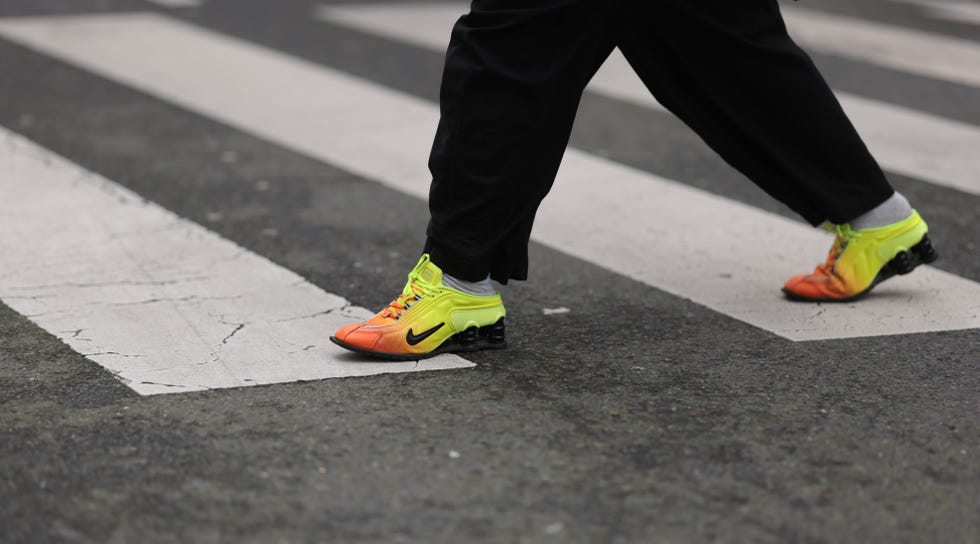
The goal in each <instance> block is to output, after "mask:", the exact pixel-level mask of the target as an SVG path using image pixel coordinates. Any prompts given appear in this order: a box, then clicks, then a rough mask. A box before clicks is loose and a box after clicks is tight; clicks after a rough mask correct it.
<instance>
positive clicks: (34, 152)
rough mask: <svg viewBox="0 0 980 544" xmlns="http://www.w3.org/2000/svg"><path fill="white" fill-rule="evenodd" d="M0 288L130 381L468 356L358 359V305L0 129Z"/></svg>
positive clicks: (201, 384) (184, 383) (277, 377)
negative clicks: (352, 344)
mask: <svg viewBox="0 0 980 544" xmlns="http://www.w3.org/2000/svg"><path fill="white" fill-rule="evenodd" d="M0 194H3V198H2V199H0V255H3V258H2V259H0V299H2V300H3V301H4V303H6V304H7V305H9V306H10V307H11V308H13V309H14V310H15V311H17V312H19V313H21V314H23V315H25V316H27V317H28V318H30V319H31V320H32V321H34V322H35V323H37V324H38V325H40V326H41V327H42V328H44V329H45V330H47V331H48V332H50V333H52V334H54V335H56V336H57V337H58V338H59V339H61V340H62V341H64V342H65V343H67V344H68V345H69V346H71V347H72V349H74V350H75V351H77V352H79V353H81V354H83V355H85V356H86V357H88V358H89V359H91V360H93V361H95V362H96V363H98V364H100V365H102V366H104V367H105V368H107V369H109V370H110V371H111V372H112V373H113V374H115V375H116V376H117V377H118V378H119V379H121V380H122V381H123V382H125V383H126V384H127V385H129V386H130V387H132V388H133V389H134V390H136V391H137V392H138V393H140V394H143V395H151V394H156V393H176V392H186V391H196V390H202V389H213V388H221V387H239V386H248V385H260V384H269V383H279V382H290V381H296V380H314V379H321V378H336V377H344V376H366V375H371V374H381V373H387V372H411V371H418V370H437V369H449V368H463V367H469V366H473V364H472V363H470V362H468V361H466V360H464V359H461V358H459V357H456V356H440V357H436V358H433V359H429V360H427V361H423V362H422V363H414V362H411V363H364V362H358V360H357V359H356V358H354V359H352V358H351V357H350V356H349V355H350V354H348V353H347V352H344V351H343V350H341V349H340V348H338V347H336V346H334V345H333V344H331V343H330V342H329V341H327V336H328V335H329V334H330V333H332V332H333V331H334V330H336V329H337V327H340V326H342V325H344V324H346V323H350V322H352V321H354V320H359V319H363V318H366V317H368V316H370V315H371V312H369V311H368V310H365V309H363V308H358V307H354V306H350V305H349V304H348V303H347V301H346V300H344V299H343V298H341V297H339V296H336V295H333V294H330V293H326V292H324V291H322V290H321V289H319V288H317V287H316V286H314V285H312V284H310V283H309V282H307V281H305V280H304V279H303V278H301V277H299V276H297V275H296V274H294V273H293V272H290V271H288V270H286V269H284V268H282V267H280V266H277V265H275V264H273V263H271V262H269V261H268V260H266V259H264V258H262V257H260V256H258V255H256V254H254V253H252V252H250V251H248V250H246V249H243V248H241V247H239V246H237V245H235V244H233V243H232V242H229V241H228V240H225V239H223V238H221V237H219V236H218V235H216V234H214V233H212V232H210V231H208V230H206V229H204V228H203V227H200V226H198V225H196V224H194V223H192V222H190V221H187V220H185V219H181V218H179V217H177V216H176V215H174V214H173V213H170V212H168V211H166V210H164V209H163V208H161V207H159V206H157V205H155V204H152V203H150V202H147V201H145V200H143V199H142V198H140V197H139V196H138V195H135V194H133V193H131V192H130V191H128V190H126V189H124V188H123V187H121V186H119V185H117V184H116V183H113V182H112V181H109V180H107V179H105V178H102V177H100V176H98V175H96V174H93V173H91V172H87V171H85V170H84V169H83V168H81V167H80V166H77V165H75V164H73V163H70V162H69V161H67V160H66V159H64V158H61V157H58V156H56V155H53V154H51V153H49V152H47V151H45V150H44V149H43V148H41V147H39V146H37V145H36V144H34V143H32V142H29V141H27V140H26V139H24V138H22V137H20V136H17V135H15V134H13V133H11V132H9V131H7V130H5V129H3V128H0Z"/></svg>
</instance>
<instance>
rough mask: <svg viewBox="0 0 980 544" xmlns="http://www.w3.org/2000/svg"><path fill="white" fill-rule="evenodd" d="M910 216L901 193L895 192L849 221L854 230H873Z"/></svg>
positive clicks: (909, 210)
mask: <svg viewBox="0 0 980 544" xmlns="http://www.w3.org/2000/svg"><path fill="white" fill-rule="evenodd" d="M910 215H912V206H911V205H910V204H909V201H908V200H906V198H905V197H904V196H902V194H901V193H899V192H897V191H896V192H895V193H893V194H892V196H891V197H889V198H888V200H886V201H884V202H882V203H881V204H879V205H877V206H875V207H874V208H872V209H871V210H868V211H867V212H865V213H863V214H861V215H859V216H857V217H855V218H854V219H852V220H851V221H850V225H851V228H852V229H854V230H860V229H873V228H878V227H884V226H888V225H891V224H893V223H898V222H899V221H902V220H903V219H907V218H908V217H909V216H910Z"/></svg>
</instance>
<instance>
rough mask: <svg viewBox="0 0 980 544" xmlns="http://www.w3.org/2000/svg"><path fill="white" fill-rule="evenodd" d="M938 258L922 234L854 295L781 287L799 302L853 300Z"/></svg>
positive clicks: (788, 296)
mask: <svg viewBox="0 0 980 544" xmlns="http://www.w3.org/2000/svg"><path fill="white" fill-rule="evenodd" d="M938 258H939V254H938V253H936V250H935V249H934V248H933V247H932V242H930V241H929V236H928V235H925V234H924V235H922V239H921V240H919V243H917V244H915V245H914V246H912V249H910V250H908V251H901V252H899V253H898V255H895V256H894V257H893V258H892V260H890V261H888V262H887V263H885V265H884V266H882V267H881V270H879V271H878V275H877V276H875V279H874V281H872V282H871V285H869V286H868V288H867V289H865V290H864V291H861V292H860V293H858V294H856V295H852V296H849V297H847V298H810V297H804V296H800V295H797V294H795V293H791V292H790V291H787V290H786V289H785V288H783V293H784V294H785V295H786V298H788V299H790V300H794V301H799V302H853V301H855V300H858V299H860V298H862V297H864V296H866V295H867V294H868V293H870V292H871V290H872V289H874V287H875V286H876V285H878V284H879V283H881V282H883V281H885V280H887V279H888V278H890V277H892V276H896V275H904V274H908V273H909V272H911V271H913V270H915V268H916V267H917V266H919V265H920V264H929V263H931V262H933V261H935V260H936V259H938Z"/></svg>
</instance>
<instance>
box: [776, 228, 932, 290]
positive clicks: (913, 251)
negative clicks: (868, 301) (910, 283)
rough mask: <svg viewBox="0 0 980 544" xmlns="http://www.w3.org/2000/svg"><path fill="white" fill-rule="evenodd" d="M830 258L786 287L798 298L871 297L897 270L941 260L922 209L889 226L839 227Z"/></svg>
mask: <svg viewBox="0 0 980 544" xmlns="http://www.w3.org/2000/svg"><path fill="white" fill-rule="evenodd" d="M828 230H832V231H836V232H837V238H836V239H835V240H834V245H833V247H831V248H830V253H828V254H827V262H825V263H823V264H821V265H819V266H817V269H816V270H814V271H813V273H812V274H803V275H800V276H794V277H792V278H790V279H789V281H787V282H786V284H785V285H784V286H783V292H784V293H786V296H787V297H788V298H790V299H792V300H801V301H807V302H847V301H852V300H856V299H858V298H860V297H862V296H864V295H866V294H867V293H868V292H869V291H871V289H872V288H873V287H874V286H875V285H878V284H879V283H881V282H883V281H885V280H887V279H888V278H890V277H892V276H894V275H895V274H908V273H909V272H911V271H912V270H913V269H915V267H917V266H919V265H920V264H926V263H931V262H933V261H935V260H936V257H937V256H936V251H935V250H934V249H933V248H932V243H931V242H930V241H929V237H928V236H927V235H926V233H927V232H928V230H929V228H928V227H927V226H926V222H925V221H923V220H922V217H920V216H919V214H918V212H915V211H913V212H912V215H910V216H909V217H908V218H906V219H903V220H902V221H899V222H898V223H892V224H891V225H886V226H884V227H878V228H870V229H860V230H853V229H851V227H850V226H849V225H846V224H845V225H836V226H833V227H829V228H828Z"/></svg>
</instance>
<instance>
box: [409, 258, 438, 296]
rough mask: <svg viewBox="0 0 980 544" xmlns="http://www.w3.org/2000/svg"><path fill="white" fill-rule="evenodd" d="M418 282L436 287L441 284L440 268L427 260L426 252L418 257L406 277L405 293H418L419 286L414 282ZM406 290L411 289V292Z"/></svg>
mask: <svg viewBox="0 0 980 544" xmlns="http://www.w3.org/2000/svg"><path fill="white" fill-rule="evenodd" d="M416 283H419V284H422V285H423V286H425V287H437V286H439V285H440V284H442V270H440V269H439V267H438V266H436V265H435V264H433V263H432V261H430V260H429V256H428V254H426V255H422V258H421V259H419V262H418V264H417V265H415V269H414V270H412V273H411V274H410V275H409V278H408V285H406V292H405V294H406V295H413V294H414V295H418V294H420V293H419V288H417V287H415V284H416ZM408 291H412V292H411V293H410V292H408Z"/></svg>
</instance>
